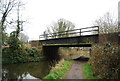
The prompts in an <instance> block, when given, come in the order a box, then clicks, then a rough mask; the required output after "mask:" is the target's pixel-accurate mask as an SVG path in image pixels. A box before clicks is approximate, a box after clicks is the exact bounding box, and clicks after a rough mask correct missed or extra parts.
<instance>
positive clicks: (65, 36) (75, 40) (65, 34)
mask: <svg viewBox="0 0 120 81" xmlns="http://www.w3.org/2000/svg"><path fill="white" fill-rule="evenodd" d="M93 28H94V29H93ZM86 29H87V30H86ZM78 30H79V32H78ZM76 31H77V32H76ZM88 32H89V33H88ZM86 33H87V34H88V35H85V34H86ZM40 36H42V37H43V38H44V39H43V40H42V39H40V40H39V42H40V44H41V45H43V46H61V47H68V46H69V47H90V46H91V44H92V43H98V42H99V27H98V26H93V27H87V28H82V29H75V30H69V31H62V32H57V33H51V34H45V35H40Z"/></svg>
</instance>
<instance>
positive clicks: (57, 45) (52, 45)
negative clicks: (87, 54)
mask: <svg viewBox="0 0 120 81" xmlns="http://www.w3.org/2000/svg"><path fill="white" fill-rule="evenodd" d="M91 46H92V44H83V43H79V44H46V45H43V47H91Z"/></svg>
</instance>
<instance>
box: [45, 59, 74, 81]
mask: <svg viewBox="0 0 120 81" xmlns="http://www.w3.org/2000/svg"><path fill="white" fill-rule="evenodd" d="M72 63H73V61H72V60H67V61H64V62H61V63H60V64H58V65H57V66H56V67H55V68H53V69H52V70H51V71H50V73H49V74H48V75H47V76H45V77H44V78H43V80H45V81H46V80H49V79H56V80H57V81H58V80H60V79H63V77H64V74H65V73H66V72H67V71H68V70H69V69H70V67H71V66H72Z"/></svg>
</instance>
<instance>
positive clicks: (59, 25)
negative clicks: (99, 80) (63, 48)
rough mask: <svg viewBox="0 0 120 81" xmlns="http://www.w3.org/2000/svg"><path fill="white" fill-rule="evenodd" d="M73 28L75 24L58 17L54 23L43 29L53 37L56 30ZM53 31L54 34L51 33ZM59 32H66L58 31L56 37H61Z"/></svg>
mask: <svg viewBox="0 0 120 81" xmlns="http://www.w3.org/2000/svg"><path fill="white" fill-rule="evenodd" d="M74 28H75V25H74V24H73V23H72V22H70V21H68V20H65V19H62V18H61V19H59V20H58V21H57V22H55V23H54V24H52V25H51V26H50V27H48V28H47V30H46V31H45V32H46V33H47V34H51V35H52V36H53V37H55V35H56V33H57V32H62V31H68V30H72V29H74ZM52 33H54V34H52ZM61 34H66V35H67V32H66V33H59V34H58V35H57V37H61V36H62V35H61Z"/></svg>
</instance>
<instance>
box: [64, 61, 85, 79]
mask: <svg viewBox="0 0 120 81" xmlns="http://www.w3.org/2000/svg"><path fill="white" fill-rule="evenodd" d="M84 63H86V62H83V61H74V63H73V65H72V67H71V69H70V70H69V72H68V73H67V74H66V75H65V78H64V79H85V78H84V75H83V64H84Z"/></svg>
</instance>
